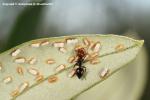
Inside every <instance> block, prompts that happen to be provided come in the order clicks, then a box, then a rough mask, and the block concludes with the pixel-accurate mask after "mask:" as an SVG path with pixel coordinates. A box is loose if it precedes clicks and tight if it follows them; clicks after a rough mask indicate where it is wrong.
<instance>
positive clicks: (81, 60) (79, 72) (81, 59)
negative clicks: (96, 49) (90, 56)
mask: <svg viewBox="0 0 150 100" xmlns="http://www.w3.org/2000/svg"><path fill="white" fill-rule="evenodd" d="M86 54H87V53H86V51H85V49H84V48H80V49H77V50H76V56H77V57H78V59H77V61H76V63H75V65H74V67H76V66H78V68H76V69H75V75H76V76H77V77H78V78H79V79H80V78H82V76H83V75H84V74H85V72H86V67H84V66H83V65H82V64H83V63H84V59H85V56H86Z"/></svg>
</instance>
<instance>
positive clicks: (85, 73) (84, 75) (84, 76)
mask: <svg viewBox="0 0 150 100" xmlns="http://www.w3.org/2000/svg"><path fill="white" fill-rule="evenodd" d="M82 67H83V69H84V74H83V79H85V80H86V75H87V72H86V67H84V66H82Z"/></svg>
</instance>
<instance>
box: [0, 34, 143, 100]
mask: <svg viewBox="0 0 150 100" xmlns="http://www.w3.org/2000/svg"><path fill="white" fill-rule="evenodd" d="M85 38H88V39H89V40H90V44H91V45H92V43H93V46H92V49H90V50H89V49H87V48H90V47H89V46H88V47H87V46H85V44H83V39H85ZM68 39H70V40H74V42H76V41H77V40H78V41H77V42H76V43H74V44H68V43H66V41H67V40H68ZM45 41H48V42H49V44H47V45H43V46H42V45H41V44H42V43H44V42H45ZM58 42H59V43H60V42H61V43H64V44H65V49H66V52H65V53H62V52H60V51H59V49H60V48H57V47H54V46H53V45H54V44H55V43H58ZM143 42H144V41H143V40H134V39H131V38H128V37H124V36H117V35H98V34H94V35H89V34H87V35H74V36H63V37H52V38H43V39H38V40H33V41H29V42H26V43H24V44H21V45H19V46H17V47H14V48H12V49H10V50H8V51H6V52H4V53H2V54H1V55H0V63H1V66H2V69H1V72H0V80H1V82H0V95H1V96H0V99H2V100H9V99H16V100H27V99H31V98H32V99H35V100H42V99H45V100H68V99H77V100H78V97H79V96H82V95H83V94H84V93H85V92H87V91H89V90H91V89H92V88H94V87H96V86H97V85H99V84H100V83H101V82H102V81H104V80H105V79H107V78H108V77H109V76H111V75H112V74H113V73H115V72H117V71H118V70H119V69H121V68H122V67H123V66H124V65H126V64H127V63H129V62H130V61H132V60H133V59H134V58H135V57H136V55H137V54H138V52H139V50H140V48H141V47H142V45H143ZM96 43H100V50H99V51H98V54H99V55H98V57H97V58H96V59H98V60H100V62H99V63H97V64H91V63H90V62H91V61H89V60H87V61H86V62H85V63H83V65H84V66H85V67H86V70H87V71H86V76H85V79H84V78H83V79H78V78H77V77H76V75H75V76H73V77H72V78H70V77H68V74H69V73H70V71H71V70H72V69H73V66H74V64H75V62H74V63H69V62H68V58H69V57H70V56H72V55H76V52H75V47H77V46H78V45H80V46H81V47H84V48H86V51H87V52H88V54H90V56H91V55H92V53H93V48H94V45H95V44H96ZM32 44H40V45H39V47H31V45H32ZM36 46H37V45H36ZM17 49H19V50H20V51H21V52H20V53H19V54H18V55H17V56H15V57H13V56H12V55H11V54H12V52H13V51H14V50H17ZM20 57H21V58H25V60H26V61H25V62H24V63H20V64H18V63H16V62H15V60H16V59H17V58H20ZM31 58H36V62H35V63H34V64H29V61H30V60H31ZM47 59H54V60H55V63H54V64H47V63H46V61H47ZM89 59H90V57H89ZM62 64H63V65H65V66H66V67H65V69H64V70H62V71H59V72H57V71H56V68H58V66H59V65H62ZM18 66H19V67H21V68H22V69H23V75H20V74H18V73H17V68H18ZM30 68H34V69H36V70H38V72H39V73H40V75H43V76H44V79H43V80H42V81H40V82H37V81H36V80H35V78H36V77H35V76H34V75H31V73H29V72H28V70H29V69H30ZM103 68H107V69H109V71H108V73H106V76H105V77H100V74H101V70H102V69H103ZM54 75H55V76H56V77H57V78H58V80H57V81H56V82H52V83H49V82H48V79H49V77H52V76H54ZM7 76H11V77H12V81H11V82H10V83H7V84H6V83H4V78H5V77H7ZM23 82H28V83H29V86H28V87H27V88H26V89H25V90H23V91H22V92H20V93H18V94H17V95H16V96H12V95H10V94H11V93H12V91H13V90H15V89H17V88H18V87H19V86H20V84H22V83H23ZM99 91H102V90H97V93H99ZM95 94H96V93H95ZM93 98H94V97H93ZM87 99H88V97H87ZM95 99H96V98H95Z"/></svg>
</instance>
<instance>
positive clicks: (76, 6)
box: [0, 0, 150, 100]
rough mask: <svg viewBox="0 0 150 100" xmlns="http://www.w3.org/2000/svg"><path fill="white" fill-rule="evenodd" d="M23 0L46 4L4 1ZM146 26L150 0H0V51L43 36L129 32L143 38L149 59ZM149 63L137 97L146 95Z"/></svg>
mask: <svg viewBox="0 0 150 100" xmlns="http://www.w3.org/2000/svg"><path fill="white" fill-rule="evenodd" d="M23 2H24V3H30V2H31V3H33V2H35V3H50V5H40V6H39V5H32V6H29V5H22V6H21V5H14V6H12V5H11V6H10V5H9V6H8V5H4V3H23ZM149 27H150V0H0V52H3V51H5V50H8V49H10V48H12V47H14V46H16V45H18V44H20V43H23V42H26V41H29V40H32V39H37V38H43V37H53V36H62V35H71V34H85V33H89V34H94V33H99V34H119V35H124V33H128V34H130V33H132V34H134V35H136V36H138V37H139V38H141V39H144V40H145V48H146V50H145V52H146V55H147V57H148V58H147V59H148V60H149V57H150V28H149ZM141 60H142V59H141ZM149 65H150V62H148V66H146V73H148V74H146V77H145V80H146V84H145V85H144V87H143V89H144V90H143V91H144V92H142V94H141V96H140V100H149V98H150V67H149ZM141 67H142V66H141ZM137 84H138V83H137Z"/></svg>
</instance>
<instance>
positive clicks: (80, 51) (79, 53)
mask: <svg viewBox="0 0 150 100" xmlns="http://www.w3.org/2000/svg"><path fill="white" fill-rule="evenodd" d="M76 54H77V56H78V57H79V58H84V57H85V56H86V54H87V52H86V50H85V49H84V48H83V47H82V48H79V49H77V50H76Z"/></svg>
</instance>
